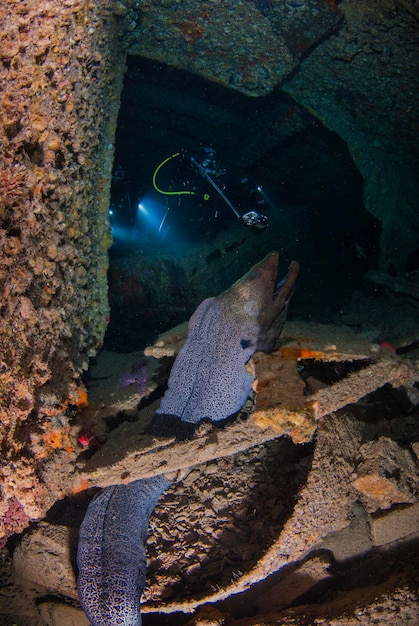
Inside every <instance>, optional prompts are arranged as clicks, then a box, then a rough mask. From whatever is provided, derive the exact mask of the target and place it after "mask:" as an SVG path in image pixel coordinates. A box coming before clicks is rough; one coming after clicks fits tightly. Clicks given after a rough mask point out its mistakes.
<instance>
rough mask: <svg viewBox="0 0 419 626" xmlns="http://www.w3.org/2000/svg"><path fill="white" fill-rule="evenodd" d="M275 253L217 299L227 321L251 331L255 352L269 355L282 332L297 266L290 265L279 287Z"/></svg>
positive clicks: (295, 264)
mask: <svg viewBox="0 0 419 626" xmlns="http://www.w3.org/2000/svg"><path fill="white" fill-rule="evenodd" d="M278 262H279V254H278V252H270V253H269V254H267V255H266V256H265V258H264V259H262V260H261V261H259V263H256V265H254V266H253V267H252V268H251V269H250V270H249V271H248V272H247V274H245V275H244V276H243V277H242V278H240V279H239V280H238V281H237V282H236V283H234V285H233V286H232V287H231V288H230V289H228V290H227V291H225V292H224V293H222V294H220V295H219V296H217V297H216V300H218V303H219V305H220V307H221V308H222V310H223V314H224V316H225V318H226V320H227V321H230V320H232V321H234V322H235V323H240V324H241V325H242V326H243V328H245V327H251V328H253V332H252V335H253V338H254V342H255V346H256V348H255V349H256V350H259V351H262V352H270V351H271V350H272V349H273V348H274V346H275V343H276V341H277V339H278V337H279V335H280V333H281V331H282V328H283V326H284V322H285V318H286V315H287V308H288V302H289V300H290V298H291V296H292V293H293V290H294V285H295V281H296V280H297V276H298V269H299V265H298V263H297V261H291V264H290V267H289V270H288V273H287V275H286V276H285V277H284V278H283V279H282V280H281V281H280V282H279V283H278V282H277V274H278Z"/></svg>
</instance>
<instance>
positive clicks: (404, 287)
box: [366, 270, 419, 300]
mask: <svg viewBox="0 0 419 626" xmlns="http://www.w3.org/2000/svg"><path fill="white" fill-rule="evenodd" d="M366 278H368V280H371V281H372V282H373V283H377V284H378V285H383V287H387V288H388V289H390V290H391V291H394V293H402V294H405V295H406V296H410V297H411V298H415V300H419V270H414V271H412V272H400V273H399V274H397V275H396V276H391V275H390V274H386V273H385V272H378V271H377V270H369V271H368V272H367V274H366Z"/></svg>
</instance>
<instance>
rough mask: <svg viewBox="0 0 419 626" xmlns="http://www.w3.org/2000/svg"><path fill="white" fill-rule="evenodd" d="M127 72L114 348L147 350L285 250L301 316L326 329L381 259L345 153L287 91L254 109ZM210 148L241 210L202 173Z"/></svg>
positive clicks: (249, 101) (214, 88) (131, 66)
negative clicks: (295, 273) (252, 218)
mask: <svg viewBox="0 0 419 626" xmlns="http://www.w3.org/2000/svg"><path fill="white" fill-rule="evenodd" d="M127 66H128V70H127V73H126V76H125V82H124V89H123V94H122V102H121V108H120V113H119V119H118V128H117V134H116V153H115V163H114V170H113V182H112V190H111V195H112V198H111V205H110V222H111V226H112V230H113V236H114V245H113V247H112V249H111V251H110V271H109V293H110V304H111V323H110V324H109V328H108V332H107V336H106V338H105V346H106V347H107V348H109V349H112V350H117V351H122V352H124V351H132V350H138V349H141V348H142V347H144V345H146V344H148V343H150V342H151V341H152V340H153V339H154V338H155V336H156V334H157V333H159V332H162V331H163V330H165V329H167V328H169V327H170V326H173V325H176V324H177V323H180V322H182V321H184V320H186V319H187V318H188V317H189V316H190V314H191V313H192V311H193V310H194V308H195V307H196V305H197V304H198V303H199V302H200V301H201V300H202V299H203V298H204V297H207V296H209V295H215V294H216V293H218V292H220V291H221V290H222V289H225V288H227V287H228V286H229V285H230V284H231V283H232V282H233V281H234V280H236V279H237V278H238V277H239V276H240V275H242V274H243V273H244V272H246V271H247V270H248V269H249V267H250V266H251V265H252V264H253V263H255V262H256V261H257V260H259V259H260V258H262V256H263V255H264V254H266V253H267V252H269V250H272V249H277V250H279V251H280V252H281V253H282V255H283V260H282V261H281V268H282V269H281V271H282V270H283V273H285V271H286V269H287V265H288V263H289V261H290V260H291V259H292V258H296V259H297V260H299V261H300V265H301V274H300V278H299V282H298V289H297V292H296V295H295V296H294V298H293V305H292V306H293V307H294V309H295V310H296V311H297V310H299V311H300V313H303V315H302V317H304V318H305V319H307V318H310V317H311V318H313V319H319V321H322V322H327V321H328V319H327V315H328V311H330V313H332V311H333V310H335V309H336V308H337V307H339V305H340V303H341V302H342V299H345V297H347V296H348V290H350V289H352V288H355V287H356V286H357V285H358V284H359V283H360V281H361V279H362V276H363V275H364V273H365V271H366V270H367V269H369V268H371V267H374V266H375V265H376V261H377V257H378V240H379V234H380V232H379V231H380V228H379V223H378V222H377V221H376V220H375V219H374V218H373V217H372V216H371V215H370V214H368V213H367V212H366V211H365V207H364V201H363V181H362V177H361V175H360V173H359V171H358V169H357V168H356V166H355V164H354V162H353V161H352V159H351V157H350V154H349V151H348V149H347V146H346V144H345V143H344V142H343V141H342V140H341V139H340V137H339V136H337V135H336V134H335V133H333V132H331V131H330V130H328V129H327V128H325V127H324V126H323V125H322V124H321V123H320V121H319V120H318V119H317V118H315V117H314V116H313V115H311V114H310V113H309V112H308V111H307V110H305V109H304V108H302V107H301V106H299V105H298V104H297V103H296V102H295V101H294V100H293V99H292V98H291V97H290V96H288V95H287V94H285V93H283V92H282V91H281V90H280V89H276V90H275V91H274V92H273V93H271V94H269V95H267V96H265V97H261V98H250V97H247V96H244V95H242V94H240V93H239V92H236V91H233V90H231V89H227V88H225V87H223V86H221V85H218V84H215V83H211V82H209V81H206V80H205V79H203V78H200V77H198V76H194V75H192V74H188V73H187V72H184V71H181V70H176V69H174V68H171V67H168V66H165V65H162V64H160V63H157V62H153V61H150V60H146V59H143V58H139V57H131V58H129V59H128V62H127ZM208 148H211V149H214V150H215V151H216V157H215V159H216V162H217V167H218V168H219V171H221V170H222V174H221V175H220V176H219V177H218V172H217V175H215V174H214V175H212V178H213V179H215V181H216V183H217V185H218V186H219V188H221V190H222V192H223V193H224V195H225V196H226V197H227V199H228V200H229V201H230V205H233V208H232V207H231V206H230V205H229V204H228V203H226V202H225V200H224V199H223V198H222V197H221V196H220V194H219V193H218V191H217V190H216V189H215V188H214V187H213V186H212V185H211V184H210V183H209V182H208V180H206V179H205V178H203V177H202V175H201V174H200V172H199V171H197V170H196V168H195V169H194V167H192V166H191V157H195V156H196V158H197V159H198V160H199V161H200V162H202V159H203V158H204V157H205V156H206V155H207V153H206V152H205V149H208ZM183 151H185V152H183ZM177 153H180V154H179V155H178V156H176V157H173V158H171V159H170V158H169V159H168V161H167V162H166V163H165V162H164V161H165V159H167V158H168V157H171V156H172V155H174V154H177ZM184 155H186V156H184ZM159 166H161V167H160V168H159ZM214 171H215V170H214ZM154 173H156V174H155V182H156V187H157V189H156V188H155V187H153V174H154ZM159 190H160V191H163V192H169V191H179V190H183V191H192V190H195V191H194V194H193V195H192V194H191V195H187V194H184V195H176V194H171V195H170V194H168V193H160V191H159ZM206 196H209V199H208V198H206ZM233 209H236V210H237V213H238V214H239V216H242V215H243V214H246V213H248V212H249V211H252V210H255V211H256V213H257V214H260V215H264V216H266V218H267V221H268V224H269V225H268V227H267V228H259V227H255V225H253V226H252V225H246V223H245V222H244V221H243V220H242V219H240V217H239V218H238V217H237V215H235V211H234V210H233ZM257 226H258V225H257ZM263 226H265V224H263ZM291 314H292V311H291Z"/></svg>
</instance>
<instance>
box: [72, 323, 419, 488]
mask: <svg viewBox="0 0 419 626" xmlns="http://www.w3.org/2000/svg"><path fill="white" fill-rule="evenodd" d="M320 326H321V328H320V329H319V328H318V332H319V333H320V331H321V332H322V333H323V337H328V338H330V336H331V335H332V334H333V336H334V337H335V340H336V344H333V347H332V346H330V344H329V343H328V342H327V343H326V349H325V345H324V343H323V344H321V342H320V338H319V335H318V337H317V340H313V341H311V339H309V338H307V337H309V336H310V335H309V332H308V328H309V327H310V325H307V324H303V323H298V324H297V323H294V326H293V330H294V333H295V335H294V336H295V337H296V338H294V336H292V337H291V335H293V334H294V333H290V331H289V330H288V328H289V327H288V326H287V325H286V326H285V331H284V332H285V335H286V336H288V339H286V338H284V339H283V340H282V339H281V340H280V342H279V343H280V344H281V347H280V348H279V350H277V351H275V352H274V353H273V354H271V355H266V356H265V355H260V354H257V355H255V357H254V358H253V359H252V366H251V367H253V368H254V372H255V379H256V383H255V386H256V400H255V410H254V411H253V412H252V413H251V415H250V417H249V418H248V419H246V420H244V421H241V420H238V421H236V422H234V423H232V424H230V425H228V426H227V427H226V428H225V429H224V430H213V429H211V428H208V427H206V428H207V432H205V428H204V431H203V432H202V431H201V434H200V435H199V436H198V437H195V438H193V439H192V440H190V441H186V442H179V443H175V442H174V439H170V438H168V439H164V440H153V439H152V438H150V437H144V435H142V432H139V429H138V424H137V423H133V424H123V425H122V426H121V427H120V428H119V429H117V430H116V431H113V432H112V433H111V435H110V436H109V438H108V440H107V442H106V443H105V444H104V446H103V447H102V448H101V449H100V450H99V451H98V452H97V453H96V454H95V455H94V457H92V459H90V460H89V461H87V463H86V464H85V466H84V467H83V468H82V470H81V471H80V472H79V473H78V474H77V475H76V476H75V479H74V482H73V486H72V489H73V491H80V490H81V489H86V488H89V487H93V486H97V487H105V486H108V485H112V484H118V483H128V482H131V481H133V480H136V479H137V478H145V477H148V476H154V475H157V474H161V473H164V472H171V471H175V470H179V469H185V468H190V467H193V466H195V465H197V464H199V463H204V462H207V461H209V460H211V459H217V458H221V457H223V456H228V455H232V454H236V453H238V452H240V451H243V450H246V449H248V448H251V447H253V446H255V445H260V444H263V443H265V442H267V441H270V440H272V439H275V438H278V437H281V436H283V435H288V436H290V437H291V438H292V439H293V440H294V441H295V442H296V443H303V442H307V441H310V440H311V438H312V436H313V434H314V432H315V430H316V425H317V423H318V422H319V420H321V419H322V418H324V417H325V416H327V415H331V414H333V413H334V412H336V411H338V410H340V409H342V408H344V407H345V406H348V405H349V404H354V403H356V402H358V400H360V399H361V398H364V397H365V396H367V395H369V394H371V393H373V392H374V391H375V390H376V389H379V388H381V387H383V386H384V385H386V384H389V385H391V386H393V387H395V388H399V387H403V386H407V387H409V386H411V385H414V383H415V381H417V380H419V372H418V370H417V368H416V366H415V365H414V364H413V363H409V362H407V363H406V362H404V361H403V360H401V359H399V358H397V357H395V358H390V359H389V358H388V357H387V356H385V357H384V358H382V360H379V359H378V360H377V361H376V362H374V363H371V364H370V365H368V362H369V358H371V352H370V350H369V347H370V344H368V342H365V341H364V340H362V338H358V339H357V340H356V341H357V342H358V343H357V344H356V346H354V347H353V348H352V349H348V348H347V350H346V351H345V350H344V349H341V346H340V345H339V341H338V337H339V334H338V333H335V328H334V327H332V326H324V325H320ZM297 329H298V333H296V332H295V331H296V330H297ZM304 331H305V332H304ZM349 334H350V333H349V331H347V332H346V333H344V334H343V335H342V336H343V342H342V348H343V347H344V346H345V344H346V342H347V341H348V336H349ZM175 336H176V337H177V338H178V337H179V333H178V329H176V333H175ZM302 337H306V341H305V343H304V342H303V340H302ZM297 343H298V346H299V347H298V351H297V349H296V345H297ZM157 344H160V340H157ZM288 344H289V345H290V346H291V347H292V354H293V355H295V354H297V355H303V356H304V357H308V356H309V355H316V356H315V358H317V359H320V360H321V359H324V360H325V361H327V360H328V359H331V360H335V359H336V358H337V354H339V355H340V358H341V359H342V360H343V361H349V360H356V359H359V360H361V361H365V363H366V365H365V367H364V368H363V369H361V370H360V371H358V372H353V373H352V374H350V375H349V376H348V377H347V378H344V379H343V380H341V381H339V382H337V383H335V384H334V385H332V386H330V387H326V388H323V389H319V390H318V391H317V392H316V393H314V394H312V395H311V396H309V397H307V396H305V395H304V388H303V385H299V384H298V383H297V384H298V385H299V391H298V392H296V386H295V384H290V385H288V384H284V381H282V383H281V384H280V385H279V386H278V387H281V386H282V385H283V386H282V389H279V390H278V391H279V392H280V393H281V399H280V400H279V399H278V398H279V397H278V394H274V395H273V396H272V392H273V389H274V387H275V381H276V378H275V372H277V371H280V372H281V375H283V374H284V371H285V372H286V371H288V372H291V376H290V374H288V376H287V383H289V382H290V380H291V379H294V380H295V381H296V380H297V379H296V363H297V361H296V360H295V359H294V360H291V362H290V360H289V358H287V359H285V360H284V358H283V354H284V351H285V353H286V354H287V357H288V354H289V352H287V351H286V346H287V345H288ZM177 345H179V344H177ZM321 345H322V346H323V348H322V350H321V349H320V346H321ZM361 345H362V349H361V348H360V346H361ZM165 346H166V349H168V350H170V351H173V345H172V343H171V342H170V334H166V343H165ZM158 347H159V349H160V348H161V347H162V346H158ZM312 348H315V349H314V350H313V349H312ZM267 363H269V368H268V367H266V364H267ZM290 363H291V365H290ZM258 368H259V372H258ZM281 380H282V379H281ZM258 381H259V382H258ZM258 386H259V387H260V391H261V393H260V400H259V397H258V393H257V391H258ZM264 386H265V393H264V391H263V388H264ZM287 394H288V396H287ZM269 398H272V401H271V400H269V402H270V404H267V402H268V399H269ZM245 408H246V407H245ZM248 412H249V410H248V407H247V408H246V414H247V413H248ZM148 413H150V410H148ZM170 451H173V452H174V453H173V454H171V453H170Z"/></svg>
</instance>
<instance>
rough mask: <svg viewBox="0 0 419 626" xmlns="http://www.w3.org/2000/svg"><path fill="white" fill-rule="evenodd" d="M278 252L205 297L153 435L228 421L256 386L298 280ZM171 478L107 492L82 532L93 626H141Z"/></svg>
mask: <svg viewBox="0 0 419 626" xmlns="http://www.w3.org/2000/svg"><path fill="white" fill-rule="evenodd" d="M277 269H278V253H277V252H271V253H270V254H268V255H267V256H266V257H265V258H264V259H263V260H262V261H260V262H259V263H258V264H256V265H255V266H254V267H253V268H252V269H251V270H250V271H249V272H248V273H247V274H246V275H245V276H243V278H241V279H240V280H239V281H237V282H236V283H235V284H234V285H233V286H232V287H231V288H230V289H229V290H227V291H225V292H224V293H222V294H221V295H219V296H217V297H215V298H208V299H206V300H204V301H203V302H202V303H201V304H200V305H199V307H198V308H197V309H196V311H195V313H194V314H193V315H192V317H191V319H190V322H189V328H188V337H187V339H186V342H185V344H184V346H183V347H182V349H181V350H180V352H179V354H178V356H177V358H176V360H175V363H174V365H173V367H172V371H171V373H170V377H169V382H168V388H167V391H166V393H165V395H164V397H163V399H162V402H161V405H160V408H159V410H158V412H157V413H156V414H155V415H154V417H153V420H152V423H151V426H150V427H149V429H148V432H149V433H153V434H160V433H162V434H163V433H164V434H167V431H170V432H171V433H172V434H175V435H176V436H178V435H179V436H180V438H182V437H184V436H188V435H189V434H191V433H192V432H193V430H194V428H195V426H196V424H198V423H199V422H200V421H202V420H203V419H210V420H212V421H220V420H224V419H226V418H227V417H229V416H230V415H232V414H234V413H236V412H237V411H239V410H240V409H241V407H242V406H243V404H244V403H245V401H246V399H247V397H248V395H249V392H250V389H251V385H252V376H251V375H250V374H249V373H248V372H246V370H245V365H246V362H247V361H248V360H249V358H250V357H251V356H252V354H253V353H254V352H256V351H258V350H261V351H263V352H269V351H271V350H272V349H273V347H274V345H275V342H276V340H277V338H278V336H279V334H280V332H281V330H282V327H283V325H284V322H285V318H286V313H287V307H288V302H289V299H290V297H291V295H292V292H293V289H294V284H295V281H296V278H297V275H298V263H296V262H295V261H292V263H291V265H290V268H289V271H288V274H287V276H286V277H285V278H284V279H283V280H282V281H281V283H279V285H276V275H277ZM170 484H171V483H170V480H169V479H168V478H166V477H165V476H154V477H152V478H145V479H140V480H136V481H134V482H132V483H130V484H128V485H113V486H111V487H107V488H105V489H102V490H101V491H100V492H99V494H98V495H97V496H96V497H95V498H94V499H93V500H92V502H91V503H90V504H89V507H88V509H87V512H86V515H85V518H84V520H83V523H82V525H81V527H80V533H79V545H78V553H77V564H78V569H79V575H78V581H77V586H78V593H79V599H80V603H81V605H82V607H83V610H84V612H85V614H86V616H87V617H88V619H89V620H90V622H91V624H92V626H140V625H141V614H140V598H141V594H142V592H143V590H144V585H145V579H146V554H145V543H146V540H147V533H148V524H149V518H150V515H151V513H152V511H153V510H154V507H155V506H156V504H157V501H158V499H159V497H160V496H161V494H162V493H163V492H164V491H165V490H166V489H167V488H168V487H169V485H170Z"/></svg>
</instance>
